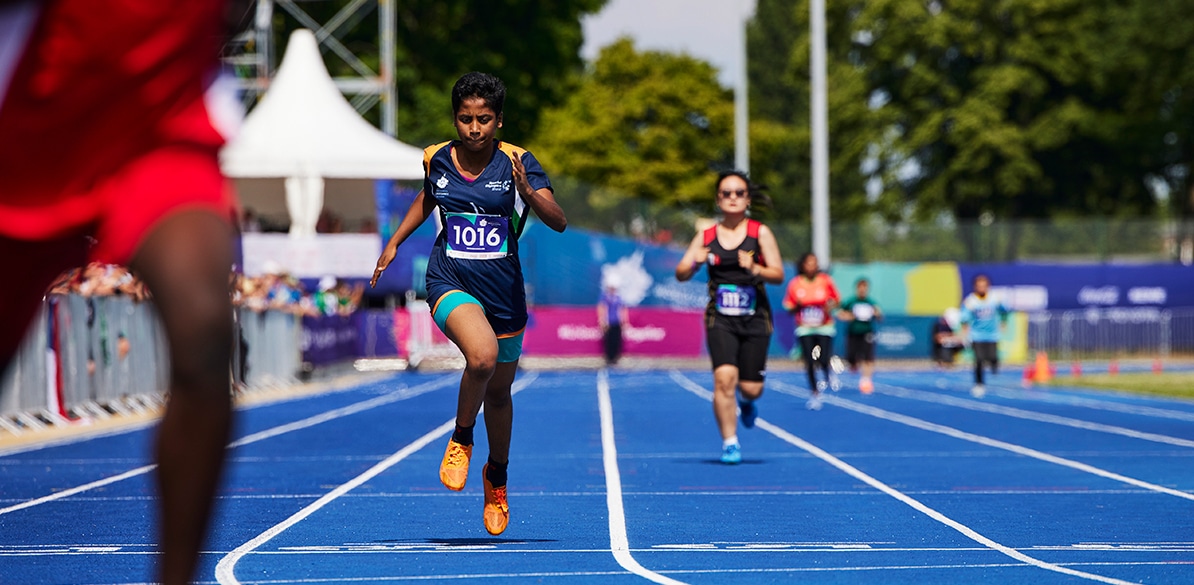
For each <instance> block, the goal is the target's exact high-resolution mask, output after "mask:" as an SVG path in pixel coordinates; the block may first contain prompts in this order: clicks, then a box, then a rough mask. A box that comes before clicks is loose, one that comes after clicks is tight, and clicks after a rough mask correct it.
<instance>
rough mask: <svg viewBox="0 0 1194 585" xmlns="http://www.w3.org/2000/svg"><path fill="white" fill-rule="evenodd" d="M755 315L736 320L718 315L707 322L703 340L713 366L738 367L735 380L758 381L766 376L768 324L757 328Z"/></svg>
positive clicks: (769, 345) (768, 342)
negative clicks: (707, 347)
mask: <svg viewBox="0 0 1194 585" xmlns="http://www.w3.org/2000/svg"><path fill="white" fill-rule="evenodd" d="M752 321H758V319H757V318H747V319H740V318H734V317H725V316H723V315H718V316H717V317H716V318H714V319H711V320H709V321H707V323H708V327H706V328H705V341H706V343H707V344H708V346H709V358H710V359H711V360H712V361H713V369H715V370H716V369H717V368H718V367H720V366H724V365H732V366H737V367H738V379H739V380H743V381H746V382H762V381H763V378H764V376H766V375H767V351H768V349H769V348H770V347H771V331H770V323H769V322H768V324H767V326H766V327H760V326H759V324H758V323H753V322H752Z"/></svg>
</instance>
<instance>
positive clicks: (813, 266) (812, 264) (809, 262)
mask: <svg viewBox="0 0 1194 585" xmlns="http://www.w3.org/2000/svg"><path fill="white" fill-rule="evenodd" d="M800 268H801V270H802V271H803V272H804V273H805V274H816V273H817V268H819V267H818V265H817V257H816V256H809V257H808V259H806V260H805V261H804V265H803V266H801V267H800Z"/></svg>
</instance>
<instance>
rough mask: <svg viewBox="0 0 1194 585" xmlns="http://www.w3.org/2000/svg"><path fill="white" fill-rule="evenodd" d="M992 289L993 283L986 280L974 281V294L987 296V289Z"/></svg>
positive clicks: (978, 279)
mask: <svg viewBox="0 0 1194 585" xmlns="http://www.w3.org/2000/svg"><path fill="white" fill-rule="evenodd" d="M989 288H991V281H989V280H987V279H985V278H976V279H974V294H976V295H978V296H980V297H982V296H986V294H987V289H989Z"/></svg>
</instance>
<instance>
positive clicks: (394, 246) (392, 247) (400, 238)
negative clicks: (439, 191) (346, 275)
mask: <svg viewBox="0 0 1194 585" xmlns="http://www.w3.org/2000/svg"><path fill="white" fill-rule="evenodd" d="M434 209H435V200H434V199H432V198H430V197H427V196H426V195H425V194H424V193H423V192H422V191H419V194H418V195H417V196H416V197H415V200H414V201H413V202H411V204H410V209H408V210H406V216H405V217H403V218H402V223H400V224H398V229H396V230H394V235H392V236H390V241H389V242H386V247H385V248H384V249H382V251H381V256H380V257H379V258H378V259H377V268H375V269H374V270H373V278H371V279H369V287H370V288H372V287H374V286H377V279H378V278H381V273H382V272H385V270H386V268H387V267H389V265H390V262H393V261H394V257H395V256H397V255H398V246H400V245H402V242H405V241H406V238H409V237H410V235H411V234H412V233H414V231H415V230H416V229H418V228H419V226H421V225H423V222H425V221H427V218H428V217H429V216H430V215H431V212H432V211H433V210H434Z"/></svg>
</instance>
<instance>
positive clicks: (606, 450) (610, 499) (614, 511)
mask: <svg viewBox="0 0 1194 585" xmlns="http://www.w3.org/2000/svg"><path fill="white" fill-rule="evenodd" d="M597 406H598V408H599V410H600V412H601V459H602V462H603V463H604V464H605V505H606V507H607V508H608V509H609V548H610V551H611V552H613V554H614V559H615V560H617V561H618V564H619V565H622V568H624V569H626V570H627V571H630V572H631V573H634V574H635V575H638V576H640V577H642V578H644V579H647V580H650V581H652V582H655V583H666V584H668V585H683V582H682V581H677V580H675V579H671V578H669V577H664V576H663V575H660V574H659V573H656V572H654V571H651V570H648V569H647V568H645V567H643V566H642V565H640V564H638V561H636V560H634V556H633V555H631V554H630V539H629V538H628V537H627V536H626V511H625V509H624V508H623V507H622V473H621V472H620V471H619V470H618V446H617V443H616V441H614V407H613V402H612V401H611V400H610V397H609V372H608V371H607V370H606V369H605V368H602V369H600V370H598V371H597Z"/></svg>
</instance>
